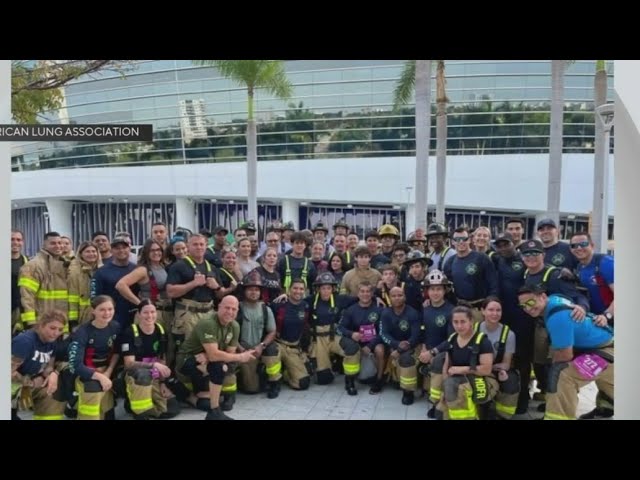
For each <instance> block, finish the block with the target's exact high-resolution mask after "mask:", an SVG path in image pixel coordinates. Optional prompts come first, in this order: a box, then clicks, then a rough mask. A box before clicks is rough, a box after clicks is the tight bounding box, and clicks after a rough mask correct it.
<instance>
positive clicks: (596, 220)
mask: <svg viewBox="0 0 640 480" xmlns="http://www.w3.org/2000/svg"><path fill="white" fill-rule="evenodd" d="M606 101H607V62H606V60H596V75H595V79H594V85H593V108H594V111H595V109H596V108H598V107H599V106H600V105H603V104H604V103H606ZM597 117H598V114H597V113H596V114H595V115H594V117H593V121H594V122H595V127H596V129H595V140H594V163H593V180H594V182H593V186H594V191H593V211H592V214H591V218H592V223H591V234H592V235H593V241H594V243H595V251H596V252H606V251H607V240H608V235H607V236H606V237H604V238H601V237H602V236H603V232H608V231H609V225H608V223H609V222H608V218H609V214H608V212H604V211H603V209H606V208H607V205H606V204H605V202H603V201H602V199H603V198H606V191H605V189H606V188H608V185H607V184H606V183H605V182H604V181H602V179H604V178H608V177H609V175H608V172H605V162H604V159H605V155H606V151H607V148H609V145H605V134H604V128H603V127H602V122H600V121H599V119H598V118H597ZM605 219H607V221H606V223H607V226H606V228H605V226H604V225H602V223H603V222H604V221H605Z"/></svg>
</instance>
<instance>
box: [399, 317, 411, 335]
mask: <svg viewBox="0 0 640 480" xmlns="http://www.w3.org/2000/svg"><path fill="white" fill-rule="evenodd" d="M398 328H399V329H400V330H402V331H403V332H406V331H407V330H409V322H407V321H406V320H405V319H404V318H403V319H402V320H400V323H398Z"/></svg>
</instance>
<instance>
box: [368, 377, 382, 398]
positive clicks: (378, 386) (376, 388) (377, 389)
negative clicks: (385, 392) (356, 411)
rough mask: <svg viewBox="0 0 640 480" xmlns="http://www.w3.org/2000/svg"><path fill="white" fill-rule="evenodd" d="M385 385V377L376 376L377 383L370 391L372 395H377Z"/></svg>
mask: <svg viewBox="0 0 640 480" xmlns="http://www.w3.org/2000/svg"><path fill="white" fill-rule="evenodd" d="M383 386H384V378H376V381H375V383H374V384H373V385H372V386H371V388H370V389H369V393H370V394H371V395H377V394H378V393H380V392H381V391H382V387H383Z"/></svg>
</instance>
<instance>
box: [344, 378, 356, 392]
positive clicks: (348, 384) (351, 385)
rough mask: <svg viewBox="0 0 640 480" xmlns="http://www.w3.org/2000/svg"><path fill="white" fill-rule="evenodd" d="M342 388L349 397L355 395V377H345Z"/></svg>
mask: <svg viewBox="0 0 640 480" xmlns="http://www.w3.org/2000/svg"><path fill="white" fill-rule="evenodd" d="M344 388H345V390H346V391H347V393H348V394H349V395H357V394H358V390H357V389H356V383H355V377H354V376H353V375H347V376H345V377H344Z"/></svg>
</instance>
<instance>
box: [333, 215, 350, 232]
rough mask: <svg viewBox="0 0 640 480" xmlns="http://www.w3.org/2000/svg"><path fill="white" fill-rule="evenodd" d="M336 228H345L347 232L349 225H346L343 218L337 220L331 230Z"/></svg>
mask: <svg viewBox="0 0 640 480" xmlns="http://www.w3.org/2000/svg"><path fill="white" fill-rule="evenodd" d="M338 227H343V228H346V229H347V231H349V230H350V228H349V224H348V223H347V221H346V220H345V219H344V218H341V219H339V220H338V221H337V222H336V223H334V224H333V230H334V231H335V229H336V228H338Z"/></svg>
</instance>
